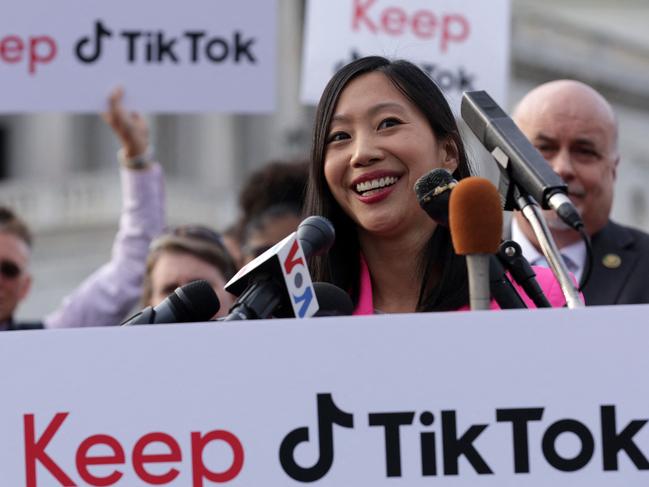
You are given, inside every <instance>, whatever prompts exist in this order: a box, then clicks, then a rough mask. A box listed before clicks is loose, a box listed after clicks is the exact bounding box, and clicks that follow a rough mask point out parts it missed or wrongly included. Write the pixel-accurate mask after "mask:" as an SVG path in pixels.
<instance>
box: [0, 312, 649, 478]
mask: <svg viewBox="0 0 649 487" xmlns="http://www.w3.org/2000/svg"><path fill="white" fill-rule="evenodd" d="M648 312H649V306H636V307H633V306H626V307H616V308H591V309H582V310H573V311H570V310H558V309H557V310H539V311H502V312H476V313H470V312H464V313H438V314H417V315H392V316H390V315H382V316H373V317H358V318H351V317H350V318H339V319H337V318H320V319H307V320H273V321H260V322H238V323H227V324H218V323H210V324H197V325H157V326H153V325H152V326H141V327H132V328H104V329H77V330H54V331H28V332H6V333H2V334H0V367H1V370H2V371H3V373H2V374H1V375H0V390H1V391H2V401H1V403H0V404H1V405H0V408H1V409H0V411H1V412H2V414H1V415H0V485H3V486H11V487H20V486H28V487H35V486H48V487H51V486H59V485H79V486H81V485H84V486H85V485H118V486H128V487H136V486H144V485H174V486H193V487H196V486H211V485H219V484H226V485H233V486H262V485H263V486H266V485H268V486H291V485H304V484H309V483H311V482H316V483H315V485H325V486H329V485H331V486H342V485H349V486H351V485H372V486H406V485H407V486H429V485H438V484H439V485H453V486H459V487H462V486H467V487H468V486H471V487H475V486H479V487H480V486H490V487H496V486H498V487H502V486H509V485H525V486H526V487H541V486H543V487H547V486H548V485H551V486H553V487H568V486H571V487H572V486H575V485H584V486H585V485H587V486H589V487H598V486H602V487H604V486H606V487H611V486H618V487H621V486H625V487H629V486H644V485H649V463H648V461H647V458H648V457H649V426H646V424H645V423H646V422H647V418H649V389H648V386H647V377H646V376H647V370H649V353H647V344H648V343H649V327H648V326H647V324H646V316H647V313H648Z"/></svg>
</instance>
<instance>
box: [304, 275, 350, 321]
mask: <svg viewBox="0 0 649 487" xmlns="http://www.w3.org/2000/svg"><path fill="white" fill-rule="evenodd" d="M313 289H314V291H315V295H316V297H317V299H318V305H319V306H320V309H319V310H318V312H317V313H316V314H315V316H349V315H351V314H352V313H353V312H354V303H352V299H351V298H350V297H349V294H347V293H346V292H345V291H343V290H342V289H340V288H339V287H338V286H334V285H333V284H331V283H329V282H314V283H313Z"/></svg>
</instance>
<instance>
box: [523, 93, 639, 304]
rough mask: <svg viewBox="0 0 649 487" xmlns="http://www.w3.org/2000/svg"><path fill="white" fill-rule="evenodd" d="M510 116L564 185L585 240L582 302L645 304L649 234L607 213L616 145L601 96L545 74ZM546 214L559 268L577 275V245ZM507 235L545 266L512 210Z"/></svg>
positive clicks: (580, 249) (612, 120)
mask: <svg viewBox="0 0 649 487" xmlns="http://www.w3.org/2000/svg"><path fill="white" fill-rule="evenodd" d="M513 119H514V121H515V122H516V124H517V125H518V126H519V128H520V129H521V131H522V132H523V133H524V134H525V135H526V136H527V137H528V139H530V141H531V142H532V144H534V146H535V147H536V148H537V149H538V150H539V152H541V154H542V155H543V157H544V158H545V159H546V160H547V161H548V163H549V164H550V166H552V169H554V171H555V172H556V173H557V174H558V175H559V176H561V178H562V179H563V180H564V181H565V182H566V184H567V185H568V194H569V196H570V199H571V200H572V202H573V203H574V204H575V206H577V208H578V209H579V211H580V212H581V215H582V218H583V221H584V224H585V226H586V231H587V232H588V234H589V235H590V236H591V239H592V244H593V259H594V260H593V269H592V274H591V277H590V280H589V281H588V284H587V285H586V287H585V289H584V297H585V299H586V304H587V305H605V304H634V303H649V277H648V276H649V235H647V234H645V233H643V232H640V231H638V230H634V229H631V228H627V227H623V226H621V225H618V224H617V223H614V222H612V221H611V220H610V219H609V216H610V213H611V206H612V203H613V188H614V185H615V177H616V173H617V166H618V164H619V161H620V156H619V151H618V128H617V119H616V117H615V113H614V112H613V109H612V107H611V106H610V104H609V103H608V102H607V101H606V99H605V98H604V97H603V96H602V95H600V94H599V93H598V92H597V91H595V90H594V89H593V88H591V87H590V86H588V85H586V84H584V83H580V82H578V81H572V80H560V81H552V82H549V83H545V84H543V85H540V86H539V87H537V88H535V89H533V90H532V91H530V92H529V93H528V94H527V95H526V96H525V97H524V98H523V99H522V100H521V101H520V102H519V104H518V106H517V107H516V108H515V110H514V115H513ZM545 216H546V219H547V221H548V225H549V227H550V229H551V231H552V235H553V236H554V239H555V241H556V243H557V246H558V247H559V249H560V251H561V254H562V255H563V256H564V260H565V262H566V265H567V267H568V268H569V269H570V270H571V271H572V272H573V274H575V276H576V277H577V279H580V278H581V274H582V272H583V270H584V263H585V259H586V249H585V245H584V243H583V242H582V240H581V237H580V236H579V234H578V233H577V232H575V231H574V230H572V229H570V228H568V227H567V226H566V225H564V224H563V223H562V222H561V221H560V220H558V218H557V217H556V215H555V214H554V212H550V211H547V212H546V214H545ZM512 238H513V239H514V240H516V241H517V242H518V243H520V244H521V247H522V248H523V254H524V255H525V257H527V259H528V260H529V261H530V262H532V263H533V264H538V265H547V263H546V262H545V259H544V258H543V257H542V255H541V253H540V251H539V248H540V247H539V244H538V241H537V240H536V237H535V236H534V233H533V232H532V229H531V227H530V225H529V224H528V223H527V221H526V220H525V218H524V217H523V215H522V214H521V213H520V212H516V214H515V217H514V221H513V223H512Z"/></svg>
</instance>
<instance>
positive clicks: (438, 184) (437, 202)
mask: <svg viewBox="0 0 649 487" xmlns="http://www.w3.org/2000/svg"><path fill="white" fill-rule="evenodd" d="M455 186H457V180H456V179H455V178H454V177H453V175H452V174H451V173H450V172H448V171H447V170H446V169H443V168H436V169H433V170H432V171H430V172H428V173H426V174H424V175H423V176H422V177H420V178H419V179H418V180H417V182H415V193H416V194H417V200H418V201H419V206H421V208H422V209H423V210H424V211H425V212H426V213H427V214H428V216H429V217H431V219H432V220H433V221H435V222H436V223H437V224H438V225H443V226H445V227H448V204H449V199H450V197H451V191H452V190H453V188H454V187H455ZM489 287H490V291H491V294H492V295H493V298H494V299H495V300H496V302H497V303H498V306H500V307H501V308H502V309H516V308H527V306H526V305H525V302H524V301H523V299H522V298H521V296H520V294H518V291H516V288H515V287H514V286H513V285H512V283H511V281H510V280H509V279H508V278H507V276H506V275H505V270H504V269H503V266H502V264H501V263H500V261H499V260H498V258H497V257H496V256H494V255H491V256H489Z"/></svg>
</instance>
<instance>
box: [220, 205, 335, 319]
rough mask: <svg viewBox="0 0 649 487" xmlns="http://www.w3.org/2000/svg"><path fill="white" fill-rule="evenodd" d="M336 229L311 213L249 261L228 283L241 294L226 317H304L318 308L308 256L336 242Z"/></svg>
mask: <svg viewBox="0 0 649 487" xmlns="http://www.w3.org/2000/svg"><path fill="white" fill-rule="evenodd" d="M334 240H335V230H334V227H333V225H332V224H331V222H329V220H327V219H326V218H324V217H321V216H310V217H308V218H307V219H305V220H304V221H302V223H300V225H299V226H298V228H297V231H296V232H293V233H292V234H290V235H289V236H288V237H286V238H285V239H284V240H282V241H281V242H278V243H277V244H275V245H274V246H273V247H271V248H270V249H268V250H267V251H266V252H264V253H263V254H261V255H260V256H259V257H257V258H256V259H254V260H253V261H251V262H249V263H248V264H246V265H245V266H244V267H243V268H241V270H239V272H237V274H236V275H235V276H234V277H233V278H232V279H230V281H229V282H228V283H227V284H226V285H225V289H226V291H228V292H230V293H232V294H234V295H235V296H239V298H238V299H237V301H236V302H235V303H234V305H233V306H232V308H231V309H230V314H229V315H228V316H226V317H225V319H224V321H232V320H255V319H265V318H268V317H270V316H271V314H273V313H274V315H275V316H277V317H279V318H290V317H296V318H305V317H309V316H313V315H314V314H315V313H316V311H318V300H317V297H316V295H315V291H314V288H313V284H312V283H311V276H310V274H309V269H308V268H307V264H306V262H307V259H308V258H310V257H313V256H317V255H320V254H322V253H324V252H326V251H327V250H329V248H331V246H332V245H333V242H334Z"/></svg>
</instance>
